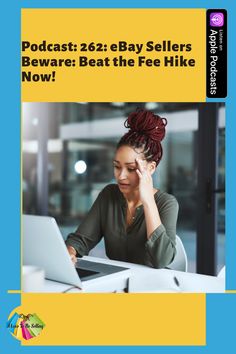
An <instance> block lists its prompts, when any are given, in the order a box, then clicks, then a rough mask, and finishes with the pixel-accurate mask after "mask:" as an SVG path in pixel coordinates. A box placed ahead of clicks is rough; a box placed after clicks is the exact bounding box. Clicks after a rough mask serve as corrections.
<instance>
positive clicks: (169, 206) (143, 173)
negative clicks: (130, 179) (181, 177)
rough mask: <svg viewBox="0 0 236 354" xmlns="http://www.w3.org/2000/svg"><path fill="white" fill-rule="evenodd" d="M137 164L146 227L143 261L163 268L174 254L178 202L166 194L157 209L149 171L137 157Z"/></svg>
mask: <svg viewBox="0 0 236 354" xmlns="http://www.w3.org/2000/svg"><path fill="white" fill-rule="evenodd" d="M137 164H138V169H137V174H138V176H139V193H140V200H141V202H142V204H143V208H144V215H145V222H146V229H147V242H146V244H145V248H146V259H145V261H146V264H147V265H149V266H152V267H154V268H163V267H166V266H167V265H168V264H170V263H171V261H172V260H173V258H174V256H175V238H176V222H177V216H178V203H177V201H176V199H175V198H174V197H172V196H170V195H168V194H166V196H168V198H167V199H166V200H165V201H164V202H163V203H162V205H161V210H158V207H157V205H156V201H155V199H154V195H153V181H152V175H151V171H150V169H148V167H147V166H144V163H143V162H142V161H141V160H139V159H137ZM149 167H150V166H149Z"/></svg>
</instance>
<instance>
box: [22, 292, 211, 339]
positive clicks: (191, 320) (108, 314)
mask: <svg viewBox="0 0 236 354" xmlns="http://www.w3.org/2000/svg"><path fill="white" fill-rule="evenodd" d="M16 311H18V312H19V313H20V312H23V313H24V314H28V313H36V314H37V315H38V316H39V318H40V319H41V320H42V321H43V322H44V323H45V325H46V327H45V328H44V329H43V331H42V332H41V334H40V335H39V336H38V337H36V338H33V339H31V340H28V341H26V340H23V341H22V344H23V345H205V340H206V338H205V336H206V334H205V332H206V328H205V323H206V318H205V313H206V312H205V294H26V293H23V294H22V306H21V307H20V309H16Z"/></svg>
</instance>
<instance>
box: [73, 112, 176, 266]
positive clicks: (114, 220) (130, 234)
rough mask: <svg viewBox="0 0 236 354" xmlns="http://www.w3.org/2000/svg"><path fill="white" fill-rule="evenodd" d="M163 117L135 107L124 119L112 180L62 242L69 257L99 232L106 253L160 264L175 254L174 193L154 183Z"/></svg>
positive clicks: (92, 244)
mask: <svg viewBox="0 0 236 354" xmlns="http://www.w3.org/2000/svg"><path fill="white" fill-rule="evenodd" d="M166 124H167V121H166V119H165V118H161V117H159V116H158V115H155V114H154V113H152V112H150V111H147V110H144V109H138V110H137V111H135V112H133V113H131V114H130V115H129V116H128V119H127V120H126V121H125V127H126V128H129V131H128V132H127V133H126V134H125V135H124V136H123V137H122V138H121V140H120V141H119V143H118V145H117V150H116V154H115V158H114V161H113V164H114V175H115V178H116V181H117V184H110V185H108V186H106V187H105V188H104V189H103V190H102V191H101V192H100V194H99V195H98V197H97V199H96V201H95V202H94V204H93V206H92V208H91V209H90V211H89V212H88V214H87V216H86V217H85V219H84V220H83V222H82V223H81V225H80V226H79V227H78V229H77V230H76V231H75V232H74V233H71V234H70V235H68V237H67V240H66V245H67V248H68V252H69V253H70V255H71V258H72V261H73V262H74V263H75V262H76V257H82V256H84V255H88V253H89V251H90V250H91V249H92V248H93V247H95V246H96V244H97V243H98V242H99V241H100V240H101V238H102V237H104V241H105V249H106V254H107V256H108V257H109V258H110V259H114V260H119V261H125V262H131V263H139V264H144V265H148V266H150V267H154V268H163V267H166V266H168V264H170V263H171V261H172V260H173V258H174V256H175V235H176V221H177V215H178V203H177V201H176V199H175V198H174V197H173V196H172V195H170V194H167V193H165V192H162V191H160V190H159V189H156V188H155V187H154V186H153V181H152V174H153V173H154V172H155V170H156V168H157V166H158V164H159V162H160V161H161V158H162V146H161V141H162V140H163V138H164V136H165V126H166Z"/></svg>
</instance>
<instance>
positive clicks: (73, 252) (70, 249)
mask: <svg viewBox="0 0 236 354" xmlns="http://www.w3.org/2000/svg"><path fill="white" fill-rule="evenodd" d="M67 251H68V252H69V255H70V258H71V260H72V262H73V263H74V264H75V263H76V262H77V257H76V250H75V249H74V247H72V246H67Z"/></svg>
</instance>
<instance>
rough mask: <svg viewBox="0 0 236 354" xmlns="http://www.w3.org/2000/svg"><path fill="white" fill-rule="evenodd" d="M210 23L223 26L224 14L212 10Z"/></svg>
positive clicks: (213, 25) (214, 25)
mask: <svg viewBox="0 0 236 354" xmlns="http://www.w3.org/2000/svg"><path fill="white" fill-rule="evenodd" d="M210 25H211V26H212V27H223V26H224V14H223V13H222V12H212V13H211V14H210Z"/></svg>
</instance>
